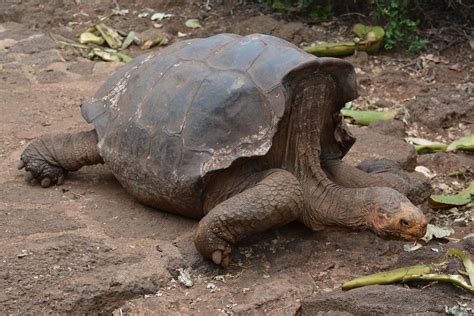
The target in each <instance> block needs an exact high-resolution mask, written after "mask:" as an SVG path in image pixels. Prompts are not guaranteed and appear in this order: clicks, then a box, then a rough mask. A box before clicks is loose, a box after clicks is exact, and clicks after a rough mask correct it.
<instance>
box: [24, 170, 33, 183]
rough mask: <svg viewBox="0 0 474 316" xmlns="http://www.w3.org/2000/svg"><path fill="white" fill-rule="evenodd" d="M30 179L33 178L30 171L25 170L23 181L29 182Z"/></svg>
mask: <svg viewBox="0 0 474 316" xmlns="http://www.w3.org/2000/svg"><path fill="white" fill-rule="evenodd" d="M31 180H33V174H32V173H31V172H28V171H27V172H26V175H25V181H26V182H28V183H30V182H31Z"/></svg>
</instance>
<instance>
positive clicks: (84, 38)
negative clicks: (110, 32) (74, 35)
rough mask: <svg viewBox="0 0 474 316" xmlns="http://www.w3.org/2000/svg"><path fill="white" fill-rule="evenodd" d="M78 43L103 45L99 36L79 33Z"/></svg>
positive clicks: (102, 40)
mask: <svg viewBox="0 0 474 316" xmlns="http://www.w3.org/2000/svg"><path fill="white" fill-rule="evenodd" d="M79 43H81V44H89V43H92V44H96V45H104V39H103V38H102V37H100V36H97V35H95V34H93V33H90V32H84V33H81V35H80V36H79Z"/></svg>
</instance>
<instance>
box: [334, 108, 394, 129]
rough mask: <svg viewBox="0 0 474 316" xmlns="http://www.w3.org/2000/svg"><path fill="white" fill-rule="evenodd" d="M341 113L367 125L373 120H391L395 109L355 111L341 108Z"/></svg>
mask: <svg viewBox="0 0 474 316" xmlns="http://www.w3.org/2000/svg"><path fill="white" fill-rule="evenodd" d="M341 113H342V115H344V116H345V117H349V118H351V119H352V121H353V122H354V123H356V124H359V125H369V124H370V123H372V122H375V121H386V120H392V119H394V118H395V116H396V115H397V111H388V112H375V111H356V110H348V109H342V110H341Z"/></svg>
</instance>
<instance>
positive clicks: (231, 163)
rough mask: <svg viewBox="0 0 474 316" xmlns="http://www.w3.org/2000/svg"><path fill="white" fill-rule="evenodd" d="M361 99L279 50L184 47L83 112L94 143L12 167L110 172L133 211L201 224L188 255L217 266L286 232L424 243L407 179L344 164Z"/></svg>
mask: <svg viewBox="0 0 474 316" xmlns="http://www.w3.org/2000/svg"><path fill="white" fill-rule="evenodd" d="M357 96H358V95H357V90H356V78H355V72H354V69H353V67H352V66H351V65H350V64H349V63H347V62H345V61H343V60H340V59H335V58H317V57H315V56H312V55H309V54H307V53H305V52H304V51H302V50H300V49H299V48H297V47H296V46H294V45H292V44H290V43H288V42H286V41H284V40H281V39H279V38H276V37H272V36H267V35H260V34H255V35H249V36H245V37H242V36H239V35H234V34H220V35H216V36H212V37H209V38H204V39H192V40H186V41H182V42H179V43H176V44H174V45H171V46H169V47H167V48H165V49H162V50H160V51H158V52H156V53H151V54H148V55H144V56H141V57H138V58H136V59H134V60H133V61H132V62H131V63H129V64H127V65H126V66H124V67H123V68H121V69H120V70H119V71H118V72H117V73H115V74H114V75H113V76H112V77H111V78H110V79H109V80H108V81H107V82H106V83H105V84H104V85H103V86H102V87H101V88H100V89H99V91H98V92H97V93H96V95H95V97H94V98H93V99H92V100H91V101H90V102H87V103H84V104H82V106H81V110H82V115H83V116H84V118H85V120H86V121H87V122H89V123H92V124H93V125H94V129H93V130H90V131H85V132H80V133H73V134H59V135H44V136H42V137H40V138H38V139H36V140H34V141H33V142H31V143H30V144H29V145H28V147H27V148H26V149H25V151H24V152H23V154H22V155H21V161H20V163H19V168H23V167H24V168H26V170H27V171H29V172H30V178H31V177H33V178H34V179H36V180H37V181H39V182H40V183H41V185H42V186H43V187H48V186H50V185H51V184H55V183H56V184H58V185H59V184H61V183H62V182H63V180H64V176H65V174H66V173H67V172H68V171H76V170H78V169H79V168H81V167H82V166H85V165H92V164H98V163H105V164H106V165H107V166H108V167H109V168H110V170H111V171H112V173H113V174H114V175H115V177H116V178H117V179H118V181H119V182H120V183H121V185H122V186H123V187H124V188H125V189H126V191H128V192H129V193H130V194H131V195H132V196H134V197H135V198H136V199H137V200H138V201H140V202H142V203H144V204H146V205H149V206H152V207H154V208H157V209H160V210H163V211H166V212H170V213H174V214H180V215H183V216H187V217H192V218H196V219H200V223H199V226H198V229H197V232H196V234H195V239H194V243H195V246H196V248H197V249H198V251H199V252H200V253H201V254H202V255H203V256H204V257H206V258H209V259H212V260H213V261H214V262H215V263H216V264H220V265H222V266H226V265H228V263H229V260H230V254H231V250H232V246H233V245H234V244H235V243H236V242H237V241H239V240H241V239H242V238H245V237H248V236H250V235H253V234H256V233H259V232H262V231H265V230H267V229H270V228H272V227H277V226H280V225H284V224H287V223H289V222H292V221H301V222H302V223H304V225H306V226H307V227H309V228H310V229H313V230H319V229H321V228H323V227H325V226H330V225H338V226H345V227H350V228H354V229H370V230H373V231H374V232H375V233H377V234H378V235H380V236H385V237H392V238H403V239H411V240H413V239H417V238H419V237H422V236H423V235H424V233H425V230H426V225H427V220H426V218H425V216H424V215H423V213H422V212H421V211H420V210H419V209H418V208H417V207H415V206H414V205H413V204H412V203H411V202H410V200H409V199H408V198H407V197H406V195H408V197H410V194H411V195H412V198H413V199H415V200H416V199H417V192H419V189H417V188H413V186H412V184H411V182H410V181H409V177H405V176H403V174H402V171H400V172H392V171H393V170H394V168H389V171H390V172H384V170H380V168H374V169H375V171H377V172H372V173H369V172H365V171H363V170H360V169H358V168H356V167H352V166H350V165H348V164H346V163H345V162H343V161H342V160H341V159H342V158H343V156H344V155H345V154H346V153H347V151H348V150H349V148H350V147H351V146H352V144H353V143H354V141H355V139H354V138H353V137H352V135H351V134H350V133H349V131H348V130H347V128H346V126H345V124H344V121H343V119H342V118H341V116H340V114H339V110H340V109H341V107H342V106H343V105H344V104H345V103H346V102H348V101H351V100H353V99H355V98H356V97H357ZM381 165H385V164H381ZM382 169H383V168H382ZM372 171H373V170H372ZM413 192H415V193H413Z"/></svg>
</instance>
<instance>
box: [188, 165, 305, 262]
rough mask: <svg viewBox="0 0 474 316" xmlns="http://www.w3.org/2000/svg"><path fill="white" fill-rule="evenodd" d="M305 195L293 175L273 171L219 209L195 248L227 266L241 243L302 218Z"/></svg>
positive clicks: (211, 214)
mask: <svg viewBox="0 0 474 316" xmlns="http://www.w3.org/2000/svg"><path fill="white" fill-rule="evenodd" d="M302 207H303V193H302V189H301V186H300V184H299V182H298V180H297V179H296V178H295V177H294V176H293V175H292V174H291V173H289V172H287V171H284V170H280V169H272V170H268V171H265V172H262V173H261V174H259V181H258V182H257V183H256V184H255V185H253V186H251V187H249V188H247V189H246V190H244V191H242V192H241V193H238V194H236V195H234V196H232V197H231V198H229V199H227V200H225V201H224V202H222V203H220V204H218V205H217V206H215V207H214V208H213V209H212V210H211V211H210V212H209V213H208V214H207V215H206V216H205V217H204V218H203V219H202V220H201V221H200V223H199V226H198V229H197V232H196V235H195V238H194V244H195V246H196V248H197V250H198V251H199V252H200V253H201V254H202V255H203V256H204V257H206V258H209V259H212V260H213V261H214V263H216V264H220V265H222V266H224V267H225V266H227V265H228V264H229V261H230V253H231V250H232V249H231V247H232V245H233V244H235V243H236V242H237V241H239V240H241V239H243V238H245V237H248V236H251V235H254V234H256V233H259V232H263V231H265V230H267V229H270V228H273V227H277V226H281V225H284V224H287V223H289V222H292V221H294V220H296V219H298V218H299V215H300V213H301V210H302Z"/></svg>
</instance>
